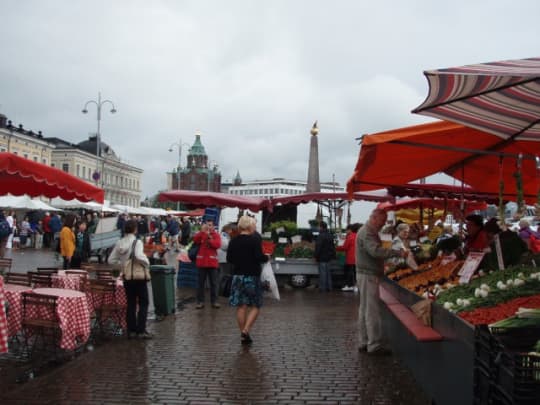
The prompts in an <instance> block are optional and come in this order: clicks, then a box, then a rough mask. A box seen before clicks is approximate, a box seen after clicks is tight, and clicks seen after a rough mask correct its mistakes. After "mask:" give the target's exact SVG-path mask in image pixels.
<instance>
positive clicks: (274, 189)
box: [229, 178, 345, 198]
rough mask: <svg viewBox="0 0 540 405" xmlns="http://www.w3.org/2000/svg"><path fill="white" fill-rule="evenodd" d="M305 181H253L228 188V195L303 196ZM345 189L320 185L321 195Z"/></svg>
mask: <svg viewBox="0 0 540 405" xmlns="http://www.w3.org/2000/svg"><path fill="white" fill-rule="evenodd" d="M306 186H307V182H306V181H300V180H287V179H284V178H275V179H269V180H253V181H248V182H245V183H242V184H240V185H233V186H231V187H229V193H230V194H236V195H243V196H248V197H259V198H272V197H281V196H286V195H296V194H304V193H305V192H306ZM344 190H345V189H344V188H343V187H341V186H340V185H339V184H337V183H332V182H329V183H321V193H332V192H336V193H341V192H343V191H344Z"/></svg>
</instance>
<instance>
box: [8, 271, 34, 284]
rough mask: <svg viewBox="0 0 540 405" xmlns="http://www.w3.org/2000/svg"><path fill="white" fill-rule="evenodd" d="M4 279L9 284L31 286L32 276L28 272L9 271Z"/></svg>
mask: <svg viewBox="0 0 540 405" xmlns="http://www.w3.org/2000/svg"><path fill="white" fill-rule="evenodd" d="M4 281H5V282H6V283H8V284H17V285H24V286H30V277H29V276H28V274H26V273H11V272H10V273H7V274H6V275H5V276H4Z"/></svg>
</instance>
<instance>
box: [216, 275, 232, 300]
mask: <svg viewBox="0 0 540 405" xmlns="http://www.w3.org/2000/svg"><path fill="white" fill-rule="evenodd" d="M231 285H232V276H231V275H229V274H224V275H223V277H221V281H220V282H219V295H220V296H222V297H226V298H228V297H229V296H230V295H231Z"/></svg>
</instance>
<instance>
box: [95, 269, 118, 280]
mask: <svg viewBox="0 0 540 405" xmlns="http://www.w3.org/2000/svg"><path fill="white" fill-rule="evenodd" d="M96 276H97V277H96V278H97V279H98V280H114V278H115V277H114V274H113V271H112V270H98V271H96Z"/></svg>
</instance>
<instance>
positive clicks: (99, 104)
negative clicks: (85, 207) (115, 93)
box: [82, 92, 116, 185]
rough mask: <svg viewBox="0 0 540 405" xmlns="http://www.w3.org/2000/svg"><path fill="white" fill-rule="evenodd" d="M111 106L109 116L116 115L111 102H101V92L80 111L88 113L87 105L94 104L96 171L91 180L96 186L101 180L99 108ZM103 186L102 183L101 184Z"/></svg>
mask: <svg viewBox="0 0 540 405" xmlns="http://www.w3.org/2000/svg"><path fill="white" fill-rule="evenodd" d="M107 103H108V104H110V105H111V107H112V108H111V114H115V113H116V108H115V107H114V103H113V102H112V101H111V100H101V92H99V93H98V99H97V101H96V100H89V101H87V102H86V103H85V104H84V108H83V109H82V113H83V114H87V113H88V108H87V107H88V105H89V104H95V105H96V109H97V133H96V171H95V173H94V174H92V178H93V179H94V181H95V182H96V185H97V184H98V182H99V179H100V178H101V175H102V173H99V159H100V156H101V107H103V106H104V105H105V104H107ZM102 184H103V182H102Z"/></svg>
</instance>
